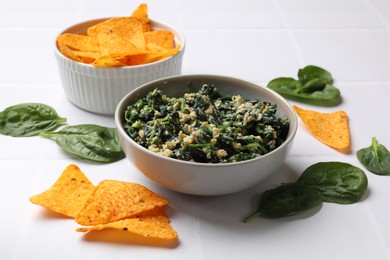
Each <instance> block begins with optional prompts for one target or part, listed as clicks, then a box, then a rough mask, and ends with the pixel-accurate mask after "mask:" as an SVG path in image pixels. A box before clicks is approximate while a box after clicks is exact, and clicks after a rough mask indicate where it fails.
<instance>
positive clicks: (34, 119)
mask: <svg viewBox="0 0 390 260" xmlns="http://www.w3.org/2000/svg"><path fill="white" fill-rule="evenodd" d="M63 122H66V118H63V117H60V116H59V115H58V114H57V112H56V111H55V110H54V109H53V108H52V107H50V106H48V105H44V104H40V103H22V104H18V105H14V106H10V107H8V108H6V109H5V110H4V111H2V112H0V133H1V134H3V135H10V136H13V137H29V136H35V135H38V134H39V133H41V132H44V131H50V130H53V129H55V128H56V127H58V126H59V125H60V124H61V123H63Z"/></svg>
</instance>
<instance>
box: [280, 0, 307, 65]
mask: <svg viewBox="0 0 390 260" xmlns="http://www.w3.org/2000/svg"><path fill="white" fill-rule="evenodd" d="M273 2H274V4H275V6H276V9H277V10H278V12H279V14H280V15H281V17H282V21H283V24H284V26H285V28H286V31H287V33H288V35H289V37H290V39H291V41H292V45H293V46H292V47H293V49H294V51H295V53H296V55H297V57H298V60H299V63H300V64H301V66H305V61H304V58H303V55H302V52H301V48H300V47H299V44H298V42H297V40H296V38H295V36H294V33H293V31H292V29H291V26H290V24H289V23H288V21H287V18H286V15H285V13H284V12H283V9H282V7H281V6H280V4H279V2H278V0H274V1H273Z"/></svg>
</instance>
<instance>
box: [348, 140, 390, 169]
mask: <svg viewBox="0 0 390 260" xmlns="http://www.w3.org/2000/svg"><path fill="white" fill-rule="evenodd" d="M356 156H357V158H358V160H359V161H360V163H361V164H363V165H364V167H366V168H367V170H369V171H370V172H372V173H375V174H378V175H388V174H390V152H389V151H388V150H387V148H386V147H385V146H384V145H382V144H379V143H378V141H377V140H376V138H375V137H372V142H371V146H369V147H367V148H362V149H360V150H358V151H357V153H356Z"/></svg>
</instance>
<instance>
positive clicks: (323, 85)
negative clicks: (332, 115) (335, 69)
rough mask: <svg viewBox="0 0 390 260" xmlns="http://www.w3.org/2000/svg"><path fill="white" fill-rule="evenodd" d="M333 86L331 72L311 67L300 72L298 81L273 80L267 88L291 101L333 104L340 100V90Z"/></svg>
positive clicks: (282, 78) (289, 79) (284, 78)
mask: <svg viewBox="0 0 390 260" xmlns="http://www.w3.org/2000/svg"><path fill="white" fill-rule="evenodd" d="M332 84H333V78H332V75H331V74H330V72H328V71H326V70H325V69H323V68H320V67H317V66H313V65H309V66H306V67H304V68H302V69H299V71H298V79H297V80H296V79H294V78H288V77H281V78H275V79H273V80H271V81H270V82H269V83H268V84H267V87H268V88H270V89H272V90H274V91H276V92H278V93H279V94H281V95H282V96H284V97H286V98H290V99H294V98H295V99H299V100H302V101H306V102H310V103H316V104H333V103H336V102H338V101H339V99H340V90H339V89H338V88H336V87H335V86H333V85H332Z"/></svg>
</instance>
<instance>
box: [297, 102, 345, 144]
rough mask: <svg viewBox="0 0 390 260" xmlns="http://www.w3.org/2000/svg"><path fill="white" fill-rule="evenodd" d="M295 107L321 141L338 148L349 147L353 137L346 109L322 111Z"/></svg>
mask: <svg viewBox="0 0 390 260" xmlns="http://www.w3.org/2000/svg"><path fill="white" fill-rule="evenodd" d="M293 108H294V110H295V111H296V112H297V114H298V116H299V117H300V118H301V119H302V121H303V122H304V124H305V125H306V127H307V128H308V129H309V130H310V132H311V133H312V134H313V135H314V137H315V138H317V139H318V140H319V141H321V142H323V143H324V144H326V145H328V146H330V147H332V148H335V149H338V150H347V149H349V147H350V143H351V138H350V132H349V125H348V116H347V113H346V112H345V111H336V112H333V113H321V112H316V111H312V110H305V109H302V108H300V107H298V106H295V105H294V106H293Z"/></svg>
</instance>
